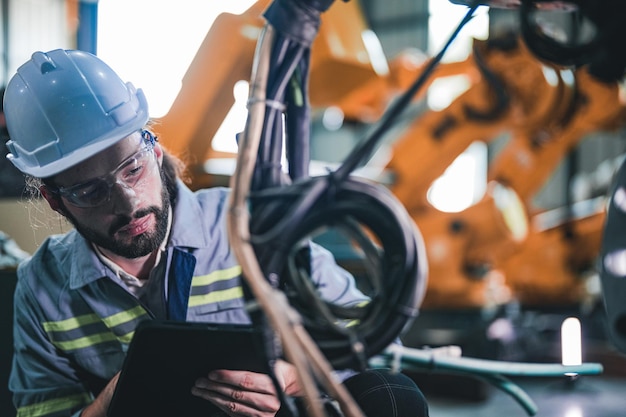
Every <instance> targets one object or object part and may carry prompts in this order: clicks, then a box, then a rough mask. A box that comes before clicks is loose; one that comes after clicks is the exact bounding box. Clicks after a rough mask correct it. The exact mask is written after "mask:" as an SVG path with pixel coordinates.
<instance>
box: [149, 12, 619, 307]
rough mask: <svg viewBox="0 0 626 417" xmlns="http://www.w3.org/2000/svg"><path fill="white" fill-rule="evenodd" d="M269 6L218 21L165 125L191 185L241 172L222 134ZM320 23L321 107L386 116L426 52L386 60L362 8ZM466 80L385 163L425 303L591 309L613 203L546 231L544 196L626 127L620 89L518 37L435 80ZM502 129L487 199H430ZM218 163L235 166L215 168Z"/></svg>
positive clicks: (314, 85) (316, 104) (415, 125)
mask: <svg viewBox="0 0 626 417" xmlns="http://www.w3.org/2000/svg"><path fill="white" fill-rule="evenodd" d="M268 4H269V1H267V0H260V1H259V2H257V3H255V4H254V5H253V6H252V7H251V8H250V9H249V10H247V11H246V12H245V13H243V14H241V15H232V14H222V15H220V16H219V17H218V19H217V20H216V21H215V23H214V25H213V26H212V27H211V28H210V30H209V32H208V34H207V36H206V38H205V40H204V42H203V43H202V45H201V47H200V49H199V50H198V53H197V55H196V57H195V59H194V60H193V62H192V64H191V65H190V68H189V70H188V72H187V74H186V75H185V77H184V79H183V83H182V88H181V91H180V93H179V95H178V96H177V98H176V100H175V101H174V103H173V105H172V108H171V110H170V112H169V113H168V114H166V115H165V116H163V117H162V118H161V119H160V120H158V121H157V125H156V126H155V128H156V130H157V132H158V133H159V135H160V136H161V138H162V141H163V143H164V144H165V145H166V146H167V147H168V148H169V149H170V150H171V151H172V152H174V153H175V154H178V155H179V156H181V157H183V159H185V160H187V162H188V163H189V166H190V177H191V181H192V186H193V187H194V188H200V187H206V186H211V185H216V184H222V185H225V184H226V183H227V181H228V177H229V176H230V174H231V173H232V171H229V170H230V169H232V166H233V161H234V157H235V156H234V155H232V154H228V153H223V152H218V151H215V150H214V149H212V147H211V139H212V137H213V135H214V134H215V132H216V131H217V129H218V128H219V126H220V123H221V121H222V120H223V119H224V117H225V116H226V114H227V113H228V111H229V109H230V107H231V106H232V104H233V103H234V98H233V96H232V88H233V86H234V84H235V83H236V82H237V81H240V80H247V79H248V78H249V75H250V71H251V66H252V56H253V53H254V46H255V42H256V38H257V36H258V34H259V31H260V30H261V27H262V25H263V19H262V18H261V14H262V12H263V10H264V9H265V8H266V7H267V5H268ZM322 19H323V24H322V25H321V27H320V32H319V34H318V36H317V38H316V39H315V41H314V44H313V46H312V52H311V54H312V56H311V73H310V83H309V90H310V91H309V93H310V102H311V105H312V107H313V108H314V109H316V108H317V109H319V108H325V107H329V106H336V107H338V108H339V109H341V111H342V112H343V113H344V115H345V117H346V119H349V120H352V121H356V122H360V123H371V122H373V121H375V120H377V119H378V118H379V117H380V116H381V114H382V112H383V110H384V109H385V108H386V107H387V106H388V105H389V103H390V101H391V100H392V99H393V98H394V97H396V96H397V95H398V94H399V92H400V91H402V90H403V89H405V88H406V87H407V86H408V85H409V84H410V83H411V82H412V81H413V79H414V78H415V76H416V74H419V72H420V71H421V70H422V69H423V68H424V64H425V58H424V57H423V56H422V57H420V56H416V55H415V54H412V53H409V52H407V53H403V54H400V55H399V56H398V57H396V58H394V59H393V60H391V61H390V62H388V63H387V65H386V66H385V65H382V66H381V65H375V63H374V62H373V60H374V59H380V58H381V57H379V56H373V55H371V54H370V52H369V50H368V48H367V45H366V44H365V43H364V41H363V37H362V36H361V35H360V34H361V33H362V32H364V31H366V30H367V26H366V24H365V21H364V18H363V16H362V13H361V11H360V9H359V5H358V2H356V1H350V2H346V3H343V2H341V3H338V4H336V5H334V6H333V7H332V8H330V9H329V10H328V11H327V12H325V13H324V14H323V17H322ZM224 37H228V38H229V39H230V40H231V41H230V42H229V43H228V45H226V44H225V43H224V42H222V41H221V39H223V38H224ZM380 68H383V69H382V70H381V69H380ZM385 68H386V70H385ZM207 74H211V76H210V77H209V76H207ZM458 74H463V75H465V76H466V77H467V78H468V79H469V80H470V87H469V88H468V90H467V91H466V92H465V93H463V94H462V95H461V96H459V97H458V98H457V99H456V100H454V101H453V102H452V103H451V104H450V106H448V107H447V108H446V109H444V110H441V111H426V112H425V113H423V114H421V115H419V117H416V118H415V119H414V120H413V121H412V122H411V123H409V124H408V125H407V126H406V128H405V129H404V132H403V133H402V134H401V136H400V137H398V138H397V139H396V140H395V141H394V142H393V144H392V156H391V159H390V161H389V163H388V165H387V170H388V173H390V174H391V176H392V178H393V183H392V184H390V189H391V190H392V192H393V193H394V194H395V195H396V196H397V197H398V199H399V200H400V201H401V202H402V203H403V204H404V205H405V207H406V209H407V210H408V211H409V213H410V214H411V216H412V217H413V219H414V221H415V223H416V224H417V225H418V227H419V229H420V230H421V231H422V233H423V235H424V239H425V241H426V246H427V254H428V261H429V269H430V270H429V276H430V279H429V284H428V291H427V294H426V298H425V300H424V303H423V308H425V309H429V308H449V309H459V308H460V309H463V308H482V307H485V306H493V305H500V304H503V303H507V302H509V301H511V300H512V299H515V300H519V301H520V302H522V303H523V304H529V305H535V306H541V305H559V304H565V305H568V304H575V303H578V302H580V301H581V300H582V299H583V298H585V297H586V296H587V295H588V294H587V293H586V290H585V288H586V287H585V277H587V275H588V274H587V272H588V270H589V267H590V265H591V264H592V263H593V261H594V259H595V257H596V256H597V253H598V250H599V237H600V235H601V227H602V222H603V218H604V214H603V210H602V207H596V209H595V211H594V212H591V213H586V214H585V215H584V216H583V217H582V218H579V219H576V218H563V219H561V220H560V221H558V222H556V223H554V222H553V223H552V224H550V225H548V226H546V225H545V224H543V225H539V224H538V223H539V222H538V221H537V220H535V217H536V216H539V215H541V214H542V213H540V210H539V209H538V208H536V207H533V197H534V196H535V194H536V193H537V192H538V191H539V190H540V189H541V187H542V185H543V184H544V183H545V182H546V181H547V180H548V178H549V177H550V175H551V174H552V172H553V171H554V169H555V168H556V166H557V165H558V164H559V163H560V162H561V161H562V160H563V158H564V157H565V156H566V155H567V154H568V152H569V151H570V150H572V149H573V148H574V147H575V146H576V145H577V143H579V141H581V140H583V139H584V138H585V135H587V134H589V133H592V132H594V131H598V130H611V129H615V128H617V127H619V126H620V125H621V124H622V123H623V111H624V107H623V103H621V101H620V98H619V94H618V85H617V82H615V81H613V82H605V81H602V80H599V79H598V78H597V77H594V76H592V75H590V74H589V73H588V72H587V70H586V68H584V67H583V68H579V69H572V68H567V69H564V68H563V67H559V66H557V65H552V64H549V63H545V62H542V61H540V60H538V59H537V58H536V56H535V55H534V54H533V53H532V52H531V51H529V49H528V48H527V46H526V44H525V43H524V42H523V41H522V39H520V38H519V37H516V36H506V37H503V38H500V39H490V40H488V41H476V42H475V47H474V52H473V54H471V55H470V56H469V57H468V58H467V59H466V60H465V61H463V62H455V63H443V64H441V65H439V66H438V67H437V68H436V69H435V70H434V73H433V76H432V77H431V78H430V79H429V81H428V82H431V81H432V80H433V79H436V78H437V77H445V76H449V75H458ZM337 80H341V82H337ZM200 85H201V86H202V88H198V86H200ZM329 85H332V86H333V87H332V88H328V86H329ZM424 90H425V89H423V90H422V92H423V91H424ZM420 98H423V94H422V95H418V96H417V97H416V98H415V99H416V100H419V99H420ZM503 135H507V136H509V137H510V139H509V140H508V142H507V144H506V146H505V147H504V149H503V150H501V151H500V152H499V154H498V155H495V156H494V157H493V158H492V161H491V163H490V166H489V182H490V184H489V186H488V187H487V192H486V194H485V196H484V198H483V199H482V200H481V201H480V202H478V203H477V204H475V205H474V206H472V207H470V208H468V209H467V210H465V211H463V212H461V213H444V212H440V211H438V210H436V209H435V208H434V207H432V206H431V205H430V204H429V203H428V200H427V192H428V189H429V187H430V186H431V184H432V183H433V182H434V180H435V179H436V178H438V177H439V176H440V175H441V174H443V173H444V171H445V170H446V168H447V167H448V166H449V165H450V164H451V163H452V161H453V160H454V159H455V158H456V157H457V156H458V155H460V154H461V153H462V152H463V151H464V150H465V149H467V147H468V146H469V145H471V144H472V143H473V142H475V141H482V142H484V143H490V142H491V141H494V140H496V139H498V138H500V137H502V136H503ZM233 140H234V138H233ZM206 161H208V162H206ZM220 161H221V162H227V163H226V165H225V166H226V167H227V168H226V170H222V171H211V169H212V168H211V167H214V166H220V164H219V162H220ZM228 161H230V162H231V163H228ZM205 162H206V163H205ZM207 167H209V168H208V170H207ZM544 217H545V216H544ZM579 225H581V226H579ZM582 225H584V226H582ZM579 229H581V230H580V231H579ZM547 247H549V248H550V250H544V249H545V248H547ZM538 255H541V256H540V257H539V258H538V260H537V261H535V260H534V259H535V258H536V257H537V256H538ZM531 260H532V261H531ZM539 260H540V261H539ZM572 260H576V262H575V263H573V262H572ZM520 265H523V267H521V266H520Z"/></svg>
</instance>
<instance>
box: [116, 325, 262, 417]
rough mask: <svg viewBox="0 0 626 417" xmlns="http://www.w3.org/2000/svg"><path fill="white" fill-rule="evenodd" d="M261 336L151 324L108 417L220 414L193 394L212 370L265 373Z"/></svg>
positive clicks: (128, 362)
mask: <svg viewBox="0 0 626 417" xmlns="http://www.w3.org/2000/svg"><path fill="white" fill-rule="evenodd" d="M268 366H269V365H268V363H267V360H266V355H265V350H264V349H263V344H262V339H261V334H260V332H259V331H256V330H253V329H252V328H251V327H249V326H241V325H231V324H228V325H222V324H209V323H186V322H171V321H158V320H149V321H145V322H142V323H141V324H140V325H139V326H138V327H137V330H136V331H135V335H134V336H133V339H132V341H131V343H130V346H129V348H128V354H127V356H126V359H125V361H124V365H123V367H122V372H121V374H120V378H119V380H118V383H117V386H116V388H115V392H114V394H113V398H112V400H111V404H110V406H109V410H108V413H107V415H108V417H137V416H164V417H170V416H171V417H196V416H198V417H200V416H202V417H208V416H211V415H213V414H216V413H217V414H219V413H220V412H219V409H218V408H217V407H216V406H215V405H213V404H212V403H211V402H209V401H207V400H203V399H201V398H198V397H195V396H193V395H192V394H191V387H192V386H193V385H194V382H195V380H196V379H197V378H198V377H200V376H206V375H207V374H208V373H209V371H211V370H214V369H236V370H248V371H254V372H263V373H267V371H268Z"/></svg>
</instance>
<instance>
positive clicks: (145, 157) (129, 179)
mask: <svg viewBox="0 0 626 417" xmlns="http://www.w3.org/2000/svg"><path fill="white" fill-rule="evenodd" d="M152 159H153V158H152V152H151V149H144V150H142V151H140V152H138V153H137V154H135V155H134V156H133V157H132V158H130V159H129V160H128V162H127V163H126V164H125V165H123V166H121V167H120V169H119V171H118V172H117V173H116V181H117V182H121V183H123V184H125V185H127V186H128V187H134V186H136V185H137V183H138V182H139V181H141V180H142V179H143V178H145V176H146V173H147V172H149V168H150V162H151V160H152Z"/></svg>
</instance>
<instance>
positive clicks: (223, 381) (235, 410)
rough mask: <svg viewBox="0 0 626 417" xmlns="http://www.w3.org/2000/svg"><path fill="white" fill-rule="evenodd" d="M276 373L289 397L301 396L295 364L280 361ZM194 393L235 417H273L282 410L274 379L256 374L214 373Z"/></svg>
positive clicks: (193, 389) (242, 372)
mask: <svg viewBox="0 0 626 417" xmlns="http://www.w3.org/2000/svg"><path fill="white" fill-rule="evenodd" d="M274 372H275V374H276V379H277V380H278V384H279V385H280V388H281V389H282V390H283V392H285V394H287V395H291V396H297V395H299V394H300V389H299V387H298V384H297V381H296V371H295V368H294V367H293V365H290V364H289V363H287V362H285V361H281V360H279V361H277V362H276V366H275V368H274ZM191 393H192V394H193V395H195V396H197V397H200V398H204V399H205V400H209V401H211V402H212V403H213V404H215V405H217V406H218V407H219V408H220V409H221V410H223V411H224V412H225V413H226V414H228V415H229V416H231V417H239V416H241V417H273V416H275V415H276V413H277V412H278V410H279V409H280V400H279V399H278V397H277V395H276V390H275V388H274V384H273V383H272V380H271V378H270V377H269V375H266V374H260V373H256V372H248V371H231V370H225V369H222V370H217V371H212V372H211V373H209V375H208V376H207V377H206V378H199V379H198V380H197V381H196V383H195V386H194V387H193V388H192V389H191Z"/></svg>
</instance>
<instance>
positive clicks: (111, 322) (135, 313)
mask: <svg viewBox="0 0 626 417" xmlns="http://www.w3.org/2000/svg"><path fill="white" fill-rule="evenodd" d="M146 314H148V313H146V310H144V308H143V307H142V306H137V307H134V308H131V309H130V310H126V311H122V312H119V313H117V314H113V315H112V316H109V317H105V318H103V319H102V321H103V322H104V324H106V325H107V327H109V328H111V327H115V326H117V325H119V324H123V323H128V322H129V321H132V320H134V319H136V318H137V317H141V316H144V315H146Z"/></svg>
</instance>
